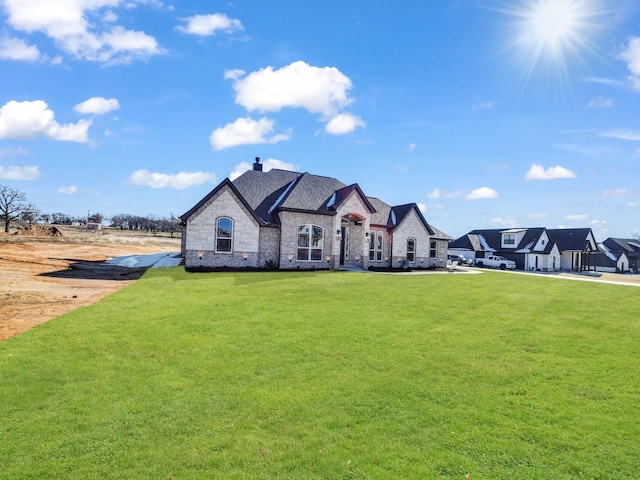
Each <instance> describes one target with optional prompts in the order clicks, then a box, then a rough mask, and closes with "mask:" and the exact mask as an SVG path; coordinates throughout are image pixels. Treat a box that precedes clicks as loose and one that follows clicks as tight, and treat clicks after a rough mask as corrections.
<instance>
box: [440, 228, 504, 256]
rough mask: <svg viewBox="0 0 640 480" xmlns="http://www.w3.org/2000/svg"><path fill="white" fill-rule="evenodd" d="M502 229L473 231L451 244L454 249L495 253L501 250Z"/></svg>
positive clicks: (450, 246)
mask: <svg viewBox="0 0 640 480" xmlns="http://www.w3.org/2000/svg"><path fill="white" fill-rule="evenodd" d="M502 231H503V230H501V229H489V230H472V231H470V232H469V233H467V234H466V235H463V236H462V237H460V238H457V239H455V240H454V241H453V242H451V243H450V244H449V248H452V249H456V248H457V249H465V250H473V251H475V252H482V251H484V252H495V251H497V250H500V244H501V242H502V234H501V232H502Z"/></svg>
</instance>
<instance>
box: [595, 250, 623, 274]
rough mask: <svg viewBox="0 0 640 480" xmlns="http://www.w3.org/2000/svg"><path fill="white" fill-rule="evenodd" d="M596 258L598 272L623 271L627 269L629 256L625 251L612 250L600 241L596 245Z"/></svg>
mask: <svg viewBox="0 0 640 480" xmlns="http://www.w3.org/2000/svg"><path fill="white" fill-rule="evenodd" d="M596 258H597V264H598V271H599V272H610V273H624V272H626V271H628V269H629V258H628V257H627V254H626V253H625V252H612V251H611V250H609V249H608V248H607V247H606V246H605V245H603V244H602V243H601V244H599V245H598V256H597V257H596Z"/></svg>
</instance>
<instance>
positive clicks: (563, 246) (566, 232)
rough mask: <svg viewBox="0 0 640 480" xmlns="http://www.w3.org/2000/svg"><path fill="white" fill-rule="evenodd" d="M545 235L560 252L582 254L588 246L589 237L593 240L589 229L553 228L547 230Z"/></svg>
mask: <svg viewBox="0 0 640 480" xmlns="http://www.w3.org/2000/svg"><path fill="white" fill-rule="evenodd" d="M547 234H548V235H549V239H553V240H554V241H555V242H556V243H557V244H558V248H559V249H560V251H561V252H583V251H585V250H586V249H587V245H589V237H591V238H594V237H593V232H592V231H591V229H590V228H554V229H549V230H547ZM594 242H595V238H594ZM595 248H596V249H597V248H598V247H597V245H596V246H595Z"/></svg>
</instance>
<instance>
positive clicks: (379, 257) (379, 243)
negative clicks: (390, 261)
mask: <svg viewBox="0 0 640 480" xmlns="http://www.w3.org/2000/svg"><path fill="white" fill-rule="evenodd" d="M376 260H377V261H378V262H380V261H382V232H378V240H377V242H376Z"/></svg>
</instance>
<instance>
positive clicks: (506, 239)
mask: <svg viewBox="0 0 640 480" xmlns="http://www.w3.org/2000/svg"><path fill="white" fill-rule="evenodd" d="M525 233H527V229H526V228H512V229H509V230H503V231H502V232H500V237H501V240H500V248H505V249H509V248H517V246H518V245H520V242H521V241H522V238H523V237H524V235H525Z"/></svg>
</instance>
